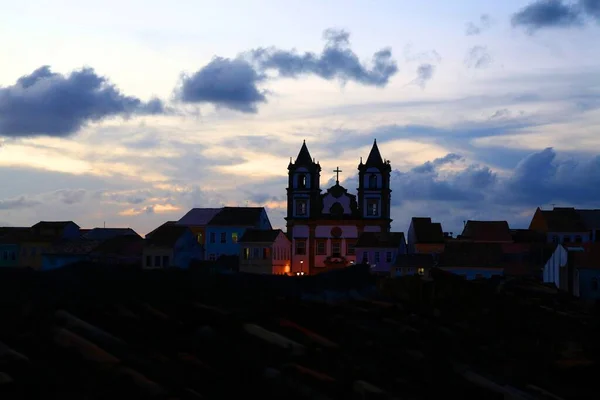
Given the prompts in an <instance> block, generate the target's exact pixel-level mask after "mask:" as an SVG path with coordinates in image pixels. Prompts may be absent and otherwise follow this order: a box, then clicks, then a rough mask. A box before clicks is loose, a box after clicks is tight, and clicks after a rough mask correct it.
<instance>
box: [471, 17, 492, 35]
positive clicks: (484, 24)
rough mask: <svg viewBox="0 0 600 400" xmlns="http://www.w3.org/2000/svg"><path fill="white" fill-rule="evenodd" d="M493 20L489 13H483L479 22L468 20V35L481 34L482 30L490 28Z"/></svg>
mask: <svg viewBox="0 0 600 400" xmlns="http://www.w3.org/2000/svg"><path fill="white" fill-rule="evenodd" d="M491 23H492V20H491V18H490V16H489V15H487V14H482V15H481V16H480V17H479V21H478V22H476V23H475V22H468V23H467V27H466V32H465V34H466V35H467V36H475V35H480V34H481V33H482V32H484V31H486V30H488V29H489V28H490V26H491Z"/></svg>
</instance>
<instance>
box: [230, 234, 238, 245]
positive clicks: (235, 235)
mask: <svg viewBox="0 0 600 400" xmlns="http://www.w3.org/2000/svg"><path fill="white" fill-rule="evenodd" d="M237 242H238V233H237V232H233V233H231V243H237Z"/></svg>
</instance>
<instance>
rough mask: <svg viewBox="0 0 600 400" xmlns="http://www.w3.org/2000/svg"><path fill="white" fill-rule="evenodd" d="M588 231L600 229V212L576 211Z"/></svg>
mask: <svg viewBox="0 0 600 400" xmlns="http://www.w3.org/2000/svg"><path fill="white" fill-rule="evenodd" d="M576 211H577V214H579V216H580V217H581V220H582V221H583V224H584V225H585V227H586V228H587V229H588V230H592V229H600V210H579V209H578V210H576Z"/></svg>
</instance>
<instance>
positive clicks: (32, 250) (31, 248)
mask: <svg viewBox="0 0 600 400" xmlns="http://www.w3.org/2000/svg"><path fill="white" fill-rule="evenodd" d="M49 248H50V243H48V242H23V243H21V246H20V249H21V253H20V254H19V257H18V258H19V266H20V267H31V268H33V269H36V270H39V269H41V268H42V254H43V253H45V252H46V251H47V250H48V249H49Z"/></svg>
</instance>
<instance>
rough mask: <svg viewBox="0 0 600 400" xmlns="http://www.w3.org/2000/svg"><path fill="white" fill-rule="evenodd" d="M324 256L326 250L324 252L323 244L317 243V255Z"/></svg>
mask: <svg viewBox="0 0 600 400" xmlns="http://www.w3.org/2000/svg"><path fill="white" fill-rule="evenodd" d="M325 254H327V252H326V250H325V242H324V241H323V242H318V243H317V255H319V256H324V255H325Z"/></svg>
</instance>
